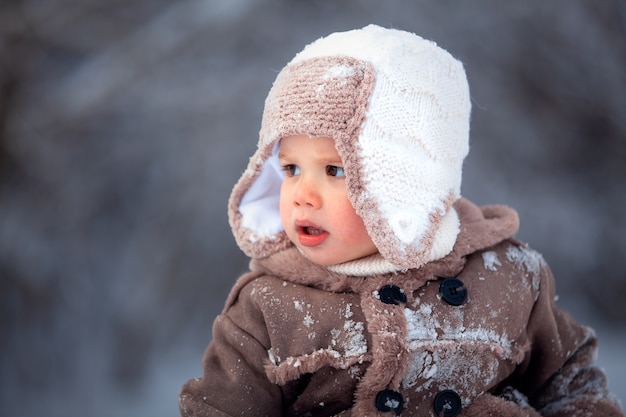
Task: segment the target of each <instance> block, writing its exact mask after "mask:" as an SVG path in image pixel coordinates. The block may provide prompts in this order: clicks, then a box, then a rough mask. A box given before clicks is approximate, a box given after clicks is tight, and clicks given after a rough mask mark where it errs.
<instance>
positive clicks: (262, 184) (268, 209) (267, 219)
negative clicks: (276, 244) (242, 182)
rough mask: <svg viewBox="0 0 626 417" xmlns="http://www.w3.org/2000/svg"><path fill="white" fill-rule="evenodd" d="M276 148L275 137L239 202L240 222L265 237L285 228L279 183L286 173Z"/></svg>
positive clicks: (277, 147)
mask: <svg viewBox="0 0 626 417" xmlns="http://www.w3.org/2000/svg"><path fill="white" fill-rule="evenodd" d="M278 149H279V142H278V141H277V142H276V143H275V144H274V147H273V148H272V155H271V156H270V157H269V158H268V159H267V160H266V161H265V162H264V163H263V168H262V170H261V173H260V174H259V176H258V177H257V179H256V180H255V181H254V182H253V183H252V185H251V186H250V188H249V189H248V191H247V192H246V194H245V195H244V196H243V198H242V199H241V203H240V205H239V212H240V213H241V224H242V226H243V227H245V228H247V229H249V230H251V231H253V232H255V233H257V234H259V235H262V236H267V237H271V236H274V235H277V234H278V233H280V232H282V231H283V230H284V228H283V224H282V222H281V219H280V187H281V185H282V183H283V179H284V178H285V173H284V172H283V169H282V167H281V166H280V162H279V161H278Z"/></svg>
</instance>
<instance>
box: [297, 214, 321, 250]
mask: <svg viewBox="0 0 626 417" xmlns="http://www.w3.org/2000/svg"><path fill="white" fill-rule="evenodd" d="M295 225H296V230H297V232H298V240H299V241H300V244H301V245H302V246H308V247H313V246H317V245H320V244H321V243H322V242H324V241H325V240H326V238H327V237H328V232H327V231H325V230H324V229H322V228H321V227H319V226H317V225H316V224H314V223H311V222H309V221H307V220H297V221H296V224H295Z"/></svg>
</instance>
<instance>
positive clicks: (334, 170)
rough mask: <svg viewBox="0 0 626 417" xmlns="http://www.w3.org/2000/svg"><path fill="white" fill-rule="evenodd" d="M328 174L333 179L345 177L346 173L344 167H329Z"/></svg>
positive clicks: (327, 168)
mask: <svg viewBox="0 0 626 417" xmlns="http://www.w3.org/2000/svg"><path fill="white" fill-rule="evenodd" d="M326 174H327V175H329V176H331V177H345V176H346V173H345V172H344V171H343V167H338V166H335V165H328V166H327V167H326Z"/></svg>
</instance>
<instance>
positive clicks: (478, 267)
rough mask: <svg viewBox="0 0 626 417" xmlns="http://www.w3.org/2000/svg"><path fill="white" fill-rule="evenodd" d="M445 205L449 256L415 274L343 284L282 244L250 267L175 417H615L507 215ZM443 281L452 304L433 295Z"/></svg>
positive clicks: (587, 338) (580, 335)
mask: <svg viewBox="0 0 626 417" xmlns="http://www.w3.org/2000/svg"><path fill="white" fill-rule="evenodd" d="M455 207H456V210H457V211H458V213H459V217H460V219H461V233H460V235H459V238H458V239H457V243H456V245H455V247H454V250H453V251H452V253H450V254H449V255H448V256H446V257H445V258H443V259H441V260H439V261H435V262H431V263H429V264H427V265H425V266H423V267H422V268H419V269H411V270H408V271H405V272H396V273H388V274H383V275H375V276H370V277H354V276H346V275H340V274H337V273H332V272H329V271H328V270H327V269H325V268H323V267H320V266H317V265H315V264H312V263H310V262H309V261H307V260H306V259H305V258H303V257H302V256H301V255H300V254H299V253H298V252H297V250H295V249H293V248H291V249H287V250H284V251H282V252H279V253H277V254H275V255H273V256H271V257H269V258H266V259H262V260H259V259H257V260H253V261H252V263H251V272H250V273H248V274H246V275H244V276H242V277H241V278H240V280H239V281H238V282H237V284H236V285H235V287H234V288H233V290H232V292H231V294H230V296H229V298H228V301H227V303H226V306H225V308H224V311H223V313H222V314H221V315H220V316H219V317H218V318H217V319H216V321H215V324H214V328H213V341H212V342H211V344H210V345H209V347H208V349H207V351H206V353H205V356H204V360H203V364H204V377H202V378H198V379H194V380H191V381H189V382H188V383H187V384H185V386H184V387H183V389H182V392H181V395H180V411H181V415H183V416H255V417H261V416H271V417H276V416H333V415H341V416H355V417H356V416H358V417H367V416H390V415H394V414H400V415H402V416H436V415H444V416H455V415H460V416H509V417H510V416H513V417H515V416H539V415H542V416H563V417H565V416H579V415H580V416H583V415H584V416H587V415H588V416H595V415H597V416H600V415H601V416H603V417H607V416H622V415H623V413H622V412H621V410H620V409H619V407H618V406H617V405H616V404H615V403H614V402H613V401H612V400H611V399H610V395H609V393H608V392H607V388H606V380H605V377H604V374H603V373H602V372H601V371H599V370H598V369H596V368H594V367H593V366H592V361H593V355H594V353H595V347H596V341H595V337H594V334H593V332H592V331H591V330H590V329H588V328H586V327H583V326H580V325H578V324H576V323H575V322H574V321H573V320H572V319H571V318H570V316H569V315H567V314H566V313H564V312H563V311H562V310H560V309H559V308H557V307H556V306H555V304H554V297H555V288H554V280H553V278H552V275H551V273H550V270H549V268H548V266H547V265H546V264H545V262H544V261H543V259H542V257H541V256H540V255H539V254H538V253H537V252H534V251H533V250H531V249H529V248H528V247H527V246H525V245H523V244H521V243H519V242H517V241H516V240H514V239H513V238H512V236H513V235H514V233H515V232H516V231H517V216H516V215H515V213H514V212H513V211H512V210H510V209H508V208H505V207H496V206H491V207H485V208H482V209H479V208H478V207H476V206H474V205H473V204H471V203H470V202H468V201H467V200H463V199H461V200H459V201H458V202H457V203H456V206H455ZM450 277H456V278H457V279H458V280H460V282H461V283H462V287H459V288H457V292H456V296H455V293H454V291H452V292H446V290H445V289H442V288H441V287H440V286H441V284H442V283H443V282H444V281H445V279H446V278H450ZM445 282H447V283H450V282H452V283H453V284H454V283H455V281H445ZM456 285H460V284H459V283H456ZM386 286H387V287H386ZM390 286H392V287H390ZM453 286H454V285H453ZM385 287H386V288H385ZM442 291H443V292H442ZM463 295H465V297H463ZM448 301H452V302H453V304H459V302H460V305H453V304H450V303H449V302H448ZM454 301H457V302H456V303H454ZM394 303H395V304H394ZM436 407H438V411H441V413H442V414H437V412H436V411H435V408H436ZM459 412H460V414H459Z"/></svg>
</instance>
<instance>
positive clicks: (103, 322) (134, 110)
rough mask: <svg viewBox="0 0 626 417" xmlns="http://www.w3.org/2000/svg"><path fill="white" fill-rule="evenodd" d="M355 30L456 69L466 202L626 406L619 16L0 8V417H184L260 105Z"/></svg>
mask: <svg viewBox="0 0 626 417" xmlns="http://www.w3.org/2000/svg"><path fill="white" fill-rule="evenodd" d="M368 23H377V24H380V25H383V26H387V27H396V28H400V29H405V30H408V31H412V32H416V33H418V34H420V35H422V36H424V37H426V38H429V39H432V40H435V41H436V42H437V43H439V44H440V45H441V46H443V47H444V48H445V49H448V50H449V51H450V52H451V53H452V54H453V55H455V56H457V57H458V58H459V59H461V60H462V61H463V62H464V63H465V66H466V70H467V74H468V77H469V81H470V86H471V91H472V99H473V115H472V133H471V151H470V156H469V157H468V159H467V160H466V164H465V171H464V172H465V178H464V185H463V194H464V195H465V196H466V197H468V198H470V199H472V200H474V201H475V202H477V203H479V204H487V203H501V204H508V205H511V206H513V207H515V208H516V209H517V210H518V211H519V213H520V217H521V225H522V228H521V231H520V233H519V238H520V239H521V240H524V241H527V242H529V243H530V244H531V246H533V247H534V248H535V249H538V250H539V251H541V252H542V253H543V254H544V257H545V258H546V260H547V261H548V263H549V264H550V265H551V266H552V268H553V271H554V273H555V276H556V278H557V283H558V292H559V304H560V305H562V306H563V307H564V308H567V309H568V310H569V311H570V312H571V313H572V315H573V316H574V317H575V318H576V319H577V320H579V321H581V322H584V323H586V324H589V325H592V326H594V327H595V328H596V331H597V333H598V335H599V337H600V356H599V363H600V365H601V366H602V367H603V368H605V370H606V371H607V373H608V374H609V378H610V383H611V386H612V389H613V391H614V392H615V393H616V394H617V395H618V396H619V397H620V398H622V399H626V359H624V355H623V346H624V345H625V344H626V303H625V302H624V294H626V272H625V271H624V269H622V268H623V266H622V265H621V261H622V260H624V258H625V257H626V238H625V233H626V210H625V207H626V187H625V179H626V163H624V161H625V160H626V70H625V68H626V36H625V35H626V2H624V1H623V0H603V1H596V0H552V1H550V2H546V1H542V0H532V1H526V2H502V1H495V0H492V1H489V0H479V1H473V2H458V1H453V0H437V1H435V0H431V1H426V0H388V1H384V2H383V1H377V0H355V1H328V0H326V1H323V0H179V1H165V0H2V2H1V3H0V415H2V416H8V417H13V416H26V417H27V416H50V417H54V416H59V417H61V416H62V417H73V416H76V417H78V416H80V417H85V416H93V417H98V416H120V417H121V416H124V417H132V416H137V417H141V416H153V417H160V416H174V415H178V408H177V407H178V406H177V395H178V390H179V388H180V386H181V385H182V384H183V382H184V381H185V380H187V379H189V378H192V377H194V376H198V375H200V374H201V365H200V360H201V355H202V352H203V350H204V348H205V347H206V345H207V343H208V342H209V341H210V339H211V324H212V322H213V319H214V318H215V315H216V314H217V313H218V312H219V311H220V309H221V307H222V305H223V303H224V300H225V297H226V295H227V292H228V290H229V289H230V287H231V286H232V284H233V283H234V281H235V280H236V278H237V277H238V276H239V275H240V274H241V273H242V272H244V271H245V269H246V266H247V260H246V258H245V257H244V256H243V255H242V254H241V253H240V252H239V250H238V249H237V247H236V245H235V242H234V239H233V238H232V235H231V232H230V228H229V226H228V223H227V217H226V202H227V199H228V195H229V193H230V190H231V187H232V186H233V184H234V183H235V181H236V180H237V179H238V178H239V175H240V174H241V172H242V171H243V169H244V168H245V166H246V164H247V160H248V158H249V157H250V155H252V153H253V151H254V148H255V146H256V141H257V133H258V130H259V127H260V118H261V112H262V107H263V101H264V99H265V95H266V94H267V92H268V90H269V88H270V86H271V83H272V81H273V80H274V78H275V76H276V74H277V72H278V71H279V70H280V69H281V68H282V67H283V66H284V65H285V64H286V63H287V61H289V60H290V59H291V57H292V56H293V55H294V54H295V53H297V52H298V51H300V50H301V49H302V47H303V46H304V45H305V44H307V43H309V42H311V41H313V40H315V39H316V38H318V37H320V36H323V35H326V34H328V33H330V32H333V31H339V30H347V29H352V28H357V27H361V26H364V25H366V24H368Z"/></svg>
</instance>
